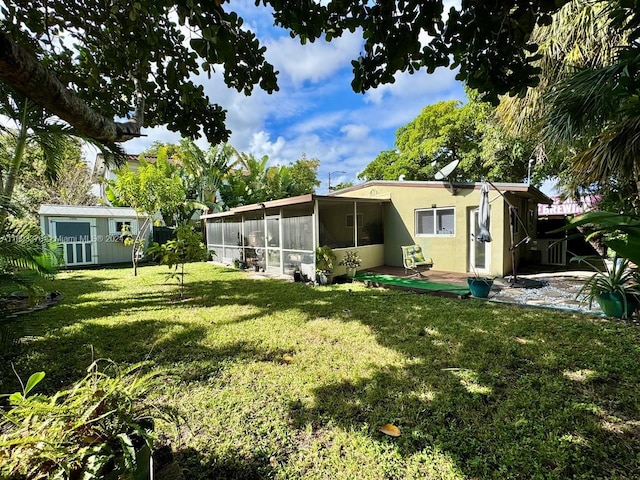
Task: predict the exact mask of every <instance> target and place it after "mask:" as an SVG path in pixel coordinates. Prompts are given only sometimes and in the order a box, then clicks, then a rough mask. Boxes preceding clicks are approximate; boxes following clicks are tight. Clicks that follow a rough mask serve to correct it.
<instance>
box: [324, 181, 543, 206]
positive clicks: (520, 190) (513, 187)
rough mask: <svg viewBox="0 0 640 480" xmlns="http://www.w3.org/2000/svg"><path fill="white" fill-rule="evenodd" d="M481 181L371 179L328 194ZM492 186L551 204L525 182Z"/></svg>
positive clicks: (474, 185) (477, 184)
mask: <svg viewBox="0 0 640 480" xmlns="http://www.w3.org/2000/svg"><path fill="white" fill-rule="evenodd" d="M482 185H483V182H475V183H457V182H452V183H451V185H449V184H448V183H445V182H436V181H417V180H371V181H369V182H365V183H360V184H358V185H353V186H352V187H347V188H343V189H341V190H336V191H334V192H332V193H331V194H330V196H340V195H342V194H344V193H347V192H355V191H358V190H363V189H366V188H372V189H375V187H377V186H387V187H407V188H445V189H449V188H451V187H453V188H456V189H460V190H464V189H473V190H480V188H482ZM493 186H494V187H495V188H497V189H498V190H499V191H500V192H501V193H507V192H510V193H517V194H518V195H519V196H521V197H525V198H530V199H532V200H535V201H537V202H538V203H544V204H547V205H551V204H552V203H553V200H552V199H551V198H549V197H548V196H547V195H545V194H544V193H542V192H541V191H540V190H538V189H537V188H536V187H534V186H533V185H527V184H526V183H498V182H493ZM489 188H490V189H491V190H493V189H494V188H493V187H492V186H491V185H490V186H489Z"/></svg>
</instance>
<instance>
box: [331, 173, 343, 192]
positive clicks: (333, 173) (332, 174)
mask: <svg viewBox="0 0 640 480" xmlns="http://www.w3.org/2000/svg"><path fill="white" fill-rule="evenodd" d="M334 173H338V174H341V175H346V173H347V172H343V171H340V170H336V171H335V172H329V182H327V183H328V188H327V190H329V191H331V175H333V174H334Z"/></svg>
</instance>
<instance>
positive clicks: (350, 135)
mask: <svg viewBox="0 0 640 480" xmlns="http://www.w3.org/2000/svg"><path fill="white" fill-rule="evenodd" d="M340 131H341V132H342V133H344V134H345V139H347V140H351V141H357V140H362V139H365V138H367V136H368V135H369V132H371V129H370V128H369V127H367V126H366V125H355V124H353V123H350V124H349V125H343V126H342V127H341V128H340Z"/></svg>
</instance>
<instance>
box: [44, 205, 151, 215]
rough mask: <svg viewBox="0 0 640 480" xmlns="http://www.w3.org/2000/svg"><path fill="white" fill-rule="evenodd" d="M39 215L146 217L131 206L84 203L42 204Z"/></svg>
mask: <svg viewBox="0 0 640 480" xmlns="http://www.w3.org/2000/svg"><path fill="white" fill-rule="evenodd" d="M38 213H39V214H40V215H49V216H65V217H73V216H75V217H146V216H147V215H143V214H138V213H136V211H135V210H134V209H133V208H128V207H111V206H106V205H105V206H93V207H92V206H85V205H42V206H41V207H40V210H38Z"/></svg>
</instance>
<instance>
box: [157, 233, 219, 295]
mask: <svg viewBox="0 0 640 480" xmlns="http://www.w3.org/2000/svg"><path fill="white" fill-rule="evenodd" d="M175 231H176V238H175V239H173V240H169V241H168V242H166V243H165V244H163V245H158V244H157V243H154V244H152V245H151V247H150V248H149V250H148V251H147V252H148V253H149V254H150V255H153V256H155V257H156V259H157V260H158V261H159V262H160V263H161V264H164V265H167V266H168V267H169V269H170V273H169V276H168V277H167V280H169V279H171V278H176V277H178V278H179V279H180V298H184V266H185V264H186V263H189V262H200V261H202V260H204V259H205V256H206V254H207V249H206V248H205V246H204V244H203V243H202V237H201V235H200V233H198V232H196V231H195V230H194V229H193V227H191V226H190V225H181V226H179V227H177V228H176V230H175ZM178 269H179V271H178Z"/></svg>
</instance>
